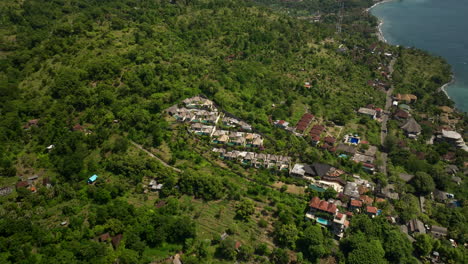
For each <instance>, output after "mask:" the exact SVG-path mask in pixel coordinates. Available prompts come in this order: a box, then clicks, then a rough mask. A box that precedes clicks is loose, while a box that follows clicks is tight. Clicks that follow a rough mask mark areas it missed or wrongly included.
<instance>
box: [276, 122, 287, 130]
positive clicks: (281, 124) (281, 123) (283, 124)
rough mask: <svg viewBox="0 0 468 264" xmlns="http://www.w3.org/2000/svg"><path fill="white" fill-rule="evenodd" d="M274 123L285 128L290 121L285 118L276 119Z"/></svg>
mask: <svg viewBox="0 0 468 264" xmlns="http://www.w3.org/2000/svg"><path fill="white" fill-rule="evenodd" d="M274 124H275V126H277V127H279V128H283V129H286V128H287V127H288V126H289V122H286V121H284V120H276V121H275V123H274Z"/></svg>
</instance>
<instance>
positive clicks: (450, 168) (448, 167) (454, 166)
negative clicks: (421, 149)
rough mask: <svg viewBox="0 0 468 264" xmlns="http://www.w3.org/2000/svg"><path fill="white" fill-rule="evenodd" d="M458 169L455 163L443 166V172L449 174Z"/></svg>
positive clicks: (454, 172)
mask: <svg viewBox="0 0 468 264" xmlns="http://www.w3.org/2000/svg"><path fill="white" fill-rule="evenodd" d="M458 171H459V169H458V167H457V165H447V167H445V172H446V173H447V174H450V175H455V174H457V173H458Z"/></svg>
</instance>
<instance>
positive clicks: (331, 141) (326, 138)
mask: <svg viewBox="0 0 468 264" xmlns="http://www.w3.org/2000/svg"><path fill="white" fill-rule="evenodd" d="M324 140H325V142H327V143H329V144H335V142H336V139H335V138H334V137H325V139H324Z"/></svg>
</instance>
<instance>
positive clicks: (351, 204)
mask: <svg viewBox="0 0 468 264" xmlns="http://www.w3.org/2000/svg"><path fill="white" fill-rule="evenodd" d="M361 207H362V202H361V201H359V200H355V199H352V200H351V201H350V202H349V210H351V211H354V210H357V209H360V208H361Z"/></svg>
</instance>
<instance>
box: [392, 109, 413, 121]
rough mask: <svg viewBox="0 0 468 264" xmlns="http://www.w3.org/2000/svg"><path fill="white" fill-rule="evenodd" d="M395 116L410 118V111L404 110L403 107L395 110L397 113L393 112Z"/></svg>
mask: <svg viewBox="0 0 468 264" xmlns="http://www.w3.org/2000/svg"><path fill="white" fill-rule="evenodd" d="M393 116H394V118H395V119H400V120H401V119H408V118H409V116H410V115H409V113H408V112H406V111H405V110H402V109H398V110H396V111H395V113H393Z"/></svg>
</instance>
